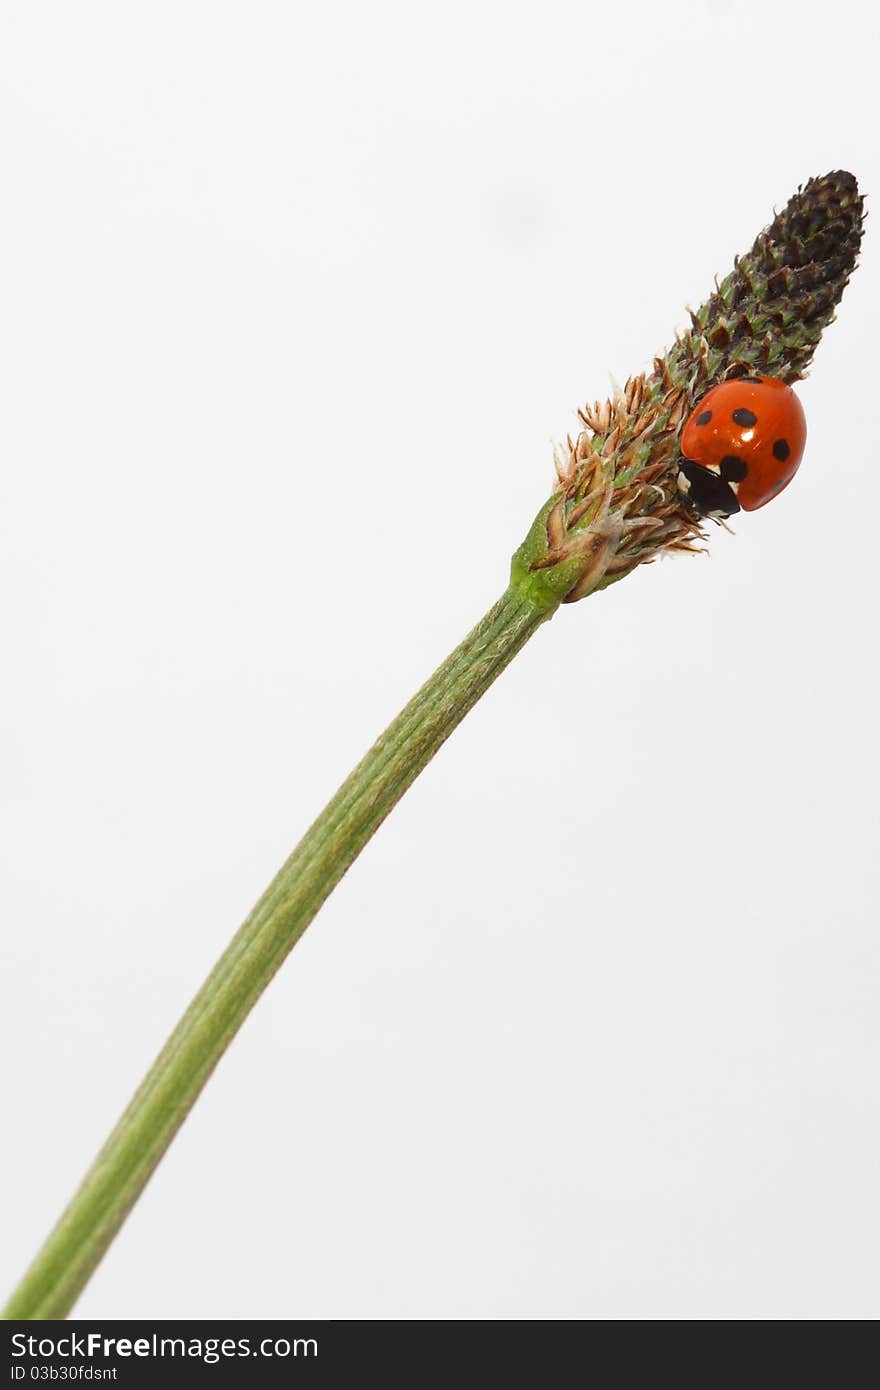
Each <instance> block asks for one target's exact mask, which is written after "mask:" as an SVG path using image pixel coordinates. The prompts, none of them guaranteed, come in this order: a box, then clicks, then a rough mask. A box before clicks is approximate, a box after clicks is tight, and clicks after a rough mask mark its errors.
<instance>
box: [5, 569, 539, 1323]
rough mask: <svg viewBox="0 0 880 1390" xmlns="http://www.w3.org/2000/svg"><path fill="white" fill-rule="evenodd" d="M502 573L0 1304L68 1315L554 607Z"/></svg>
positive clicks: (259, 916) (230, 957) (271, 895)
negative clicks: (180, 1142) (382, 836)
mask: <svg viewBox="0 0 880 1390" xmlns="http://www.w3.org/2000/svg"><path fill="white" fill-rule="evenodd" d="M555 606H556V604H555V601H553V602H552V603H551V602H550V601H546V600H545V601H544V602H541V601H540V600H539V599H537V598H536V597H535V596H533V595H530V594H529V593H526V592H524V591H523V589H521V588H518V587H515V586H514V585H511V587H510V588H509V589H508V590H507V591H506V592H505V594H504V595H503V597H502V598H501V599H500V600H499V602H498V603H496V604H495V606H494V608H491V609H490V610H489V612H488V613H487V614H486V616H485V617H484V618H483V619H482V621H481V622H479V623H478V624H477V626H476V627H475V628H474V629H473V631H472V632H471V633H470V634H469V635H468V636H467V637H466V638H465V640H464V641H463V642H462V644H461V646H459V647H457V648H456V650H455V651H454V652H453V653H452V655H451V656H450V657H449V658H448V659H447V660H446V661H445V662H444V663H443V665H442V666H440V667H439V668H438V669H437V671H435V673H434V675H433V676H431V678H430V679H429V680H428V681H427V683H426V684H425V685H424V686H423V687H422V689H421V690H420V691H419V692H418V694H417V695H415V697H414V698H413V699H412V700H411V701H410V703H409V704H408V705H407V706H406V707H405V709H404V710H403V711H402V712H401V713H400V714H399V715H398V717H397V719H395V720H394V722H393V723H392V724H391V725H390V726H389V727H388V728H387V729H386V731H385V733H384V734H382V736H381V738H380V739H379V740H378V742H377V743H376V744H374V746H373V747H372V748H371V749H370V751H369V753H367V755H366V757H365V758H364V759H363V761H362V762H361V763H359V764H358V766H357V767H356V768H355V770H354V772H352V773H351V775H350V776H349V777H348V779H347V780H346V781H345V782H344V783H343V784H342V786H341V787H340V789H339V791H338V792H337V793H336V795H335V796H334V798H333V800H332V801H331V802H330V803H329V804H328V805H327V807H326V808H325V809H324V811H323V812H322V813H321V815H320V816H319V817H318V819H317V820H316V821H315V823H314V824H313V825H312V827H311V829H310V830H309V831H308V832H307V833H306V835H305V836H304V838H303V839H302V840H301V841H300V843H299V845H298V846H297V848H296V849H295V850H294V851H293V853H292V854H291V856H290V858H289V859H288V860H287V862H286V864H285V865H284V867H283V868H282V869H281V870H280V872H279V873H278V874H277V875H276V877H275V878H274V879H273V881H272V883H271V884H270V885H269V887H268V888H267V890H266V892H265V893H264V894H263V896H262V898H261V899H260V901H259V902H258V903H257V905H256V907H255V908H254V910H253V912H252V913H251V914H250V916H249V917H248V918H247V920H246V921H245V923H244V925H243V926H242V927H241V928H240V930H239V931H238V932H237V933H236V935H235V936H234V937H233V939H232V941H231V943H230V945H229V947H228V948H227V950H226V951H225V952H224V954H223V955H222V956H221V957H220V959H219V961H218V962H217V964H216V965H215V967H214V969H213V971H212V972H211V974H210V975H209V976H208V979H207V980H206V981H205V983H204V985H203V986H202V988H201V989H200V990H199V993H198V994H197V995H196V997H195V998H194V999H193V1001H192V1003H191V1004H190V1006H189V1008H188V1009H187V1011H186V1013H185V1014H184V1015H183V1018H182V1019H181V1020H180V1022H179V1024H178V1025H177V1027H176V1029H175V1030H174V1032H173V1033H172V1035H171V1037H170V1038H169V1040H168V1042H167V1043H166V1045H165V1047H164V1049H163V1051H162V1052H161V1053H160V1054H159V1056H158V1057H157V1059H156V1061H155V1063H154V1064H153V1066H152V1068H151V1070H150V1071H149V1072H148V1074H147V1076H146V1077H145V1078H144V1081H143V1083H142V1084H141V1086H140V1089H139V1090H138V1091H137V1092H136V1094H135V1095H134V1097H133V1099H132V1101H131V1103H130V1104H129V1106H128V1109H127V1110H126V1111H125V1113H124V1115H123V1116H122V1118H121V1119H120V1121H119V1123H118V1124H117V1126H116V1128H115V1129H114V1130H113V1132H112V1134H111V1135H110V1137H109V1139H108V1140H107V1142H106V1144H105V1145H104V1147H103V1149H102V1150H101V1152H100V1153H99V1155H98V1157H97V1158H96V1160H95V1162H94V1163H93V1165H92V1167H91V1168H90V1169H89V1171H88V1173H87V1174H86V1176H85V1178H84V1180H83V1182H82V1184H81V1186H80V1188H79V1189H78V1191H77V1192H76V1194H75V1195H74V1197H73V1199H72V1201H71V1203H70V1205H69V1206H68V1207H67V1209H66V1211H65V1212H64V1214H63V1215H62V1217H61V1219H60V1221H59V1222H58V1224H57V1226H56V1227H55V1229H54V1230H53V1231H52V1233H51V1234H50V1236H49V1238H48V1240H47V1241H46V1243H45V1245H44V1246H43V1248H42V1250H41V1251H40V1252H39V1254H38V1255H37V1257H36V1259H35V1260H34V1262H33V1264H32V1265H31V1267H30V1269H29V1270H28V1272H27V1274H26V1275H25V1277H24V1279H23V1280H22V1282H21V1284H20V1285H19V1287H18V1289H17V1290H16V1291H15V1293H14V1294H13V1296H12V1298H11V1299H10V1302H9V1304H8V1305H7V1307H6V1309H5V1310H4V1314H3V1316H4V1317H5V1318H22V1319H32V1320H37V1319H44V1318H61V1317H64V1316H65V1315H66V1314H67V1313H68V1312H69V1311H70V1309H71V1307H72V1306H73V1304H74V1302H75V1301H76V1299H77V1297H78V1296H79V1294H80V1293H81V1292H82V1290H83V1288H84V1287H85V1285H86V1283H87V1282H88V1280H89V1278H90V1276H91V1274H92V1272H93V1271H94V1269H95V1268H96V1266H97V1264H98V1262H99V1261H100V1259H101V1257H102V1256H103V1254H104V1252H105V1251H106V1249H107V1247H108V1246H109V1244H110V1242H111V1241H112V1239H113V1237H114V1235H115V1234H116V1232H117V1231H118V1230H119V1227H120V1226H121V1225H122V1222H123V1221H124V1220H125V1218H126V1216H127V1215H128V1213H129V1211H130V1210H131V1208H132V1207H133V1205H134V1203H135V1202H136V1201H137V1199H138V1197H139V1195H140V1193H141V1192H142V1191H143V1189H144V1187H145V1186H146V1184H147V1182H148V1181H149V1178H150V1175H151V1174H152V1172H153V1170H154V1169H155V1167H156V1165H157V1163H158V1162H159V1160H160V1159H161V1157H162V1155H163V1154H164V1152H165V1150H166V1149H167V1148H168V1145H169V1144H170V1143H171V1140H172V1139H173V1138H174V1135H175V1134H176V1133H177V1130H178V1129H179V1128H180V1126H181V1124H182V1123H183V1121H184V1119H185V1118H186V1116H187V1114H188V1113H189V1111H190V1110H191V1108H192V1106H193V1105H194V1103H195V1101H196V1099H197V1097H198V1095H199V1093H200V1091H201V1089H202V1087H203V1086H204V1084H205V1082H206V1081H207V1079H208V1077H209V1076H210V1075H211V1072H212V1071H213V1070H214V1067H215V1066H216V1065H217V1062H218V1061H219V1060H220V1058H221V1056H222V1055H223V1053H224V1051H225V1050H226V1048H227V1046H228V1045H229V1043H230V1041H231V1040H232V1038H233V1037H234V1036H235V1034H236V1033H237V1032H238V1029H239V1028H240V1027H241V1025H242V1023H243V1022H244V1020H245V1018H246V1017H247V1015H248V1013H249V1012H250V1010H251V1009H252V1008H253V1006H254V1004H255V1003H256V1001H257V999H258V998H259V997H260V995H261V994H262V992H263V990H264V989H265V988H266V986H267V985H268V983H269V981H270V980H271V979H272V976H273V975H274V974H275V972H276V970H278V968H279V967H280V965H281V964H282V962H283V961H284V958H285V957H286V956H287V954H288V952H289V951H290V950H291V949H292V947H293V946H295V945H296V942H297V941H298V940H299V938H300V937H301V936H302V934H303V932H304V931H305V929H306V927H307V926H308V925H309V923H310V922H311V920H312V918H313V917H314V916H315V913H316V912H317V911H318V909H319V908H320V906H321V904H322V903H323V902H324V900H325V898H326V897H327V896H328V895H329V893H330V892H331V891H332V889H333V888H334V887H335V886H336V884H337V883H338V882H339V880H340V879H341V878H342V875H343V874H344V873H345V871H346V869H347V868H348V866H349V865H350V864H351V863H352V861H353V860H354V859H355V858H356V857H357V855H358V854H359V853H360V851H361V850H362V849H363V847H364V845H365V844H366V843H367V841H368V840H369V838H370V836H371V835H372V834H373V832H374V831H375V830H376V829H377V828H378V827H379V825H381V823H382V821H383V820H384V819H385V817H386V816H387V815H388V813H389V811H391V809H392V808H393V807H394V806H395V804H396V803H397V802H398V801H399V800H400V798H401V797H402V796H403V794H404V792H405V791H406V789H407V787H409V785H410V783H411V782H413V781H414V779H415V778H416V777H417V776H418V774H419V773H420V772H421V771H422V769H423V768H424V767H425V766H426V764H427V763H428V762H429V761H430V759H431V758H432V757H433V756H434V754H435V753H436V752H437V749H438V748H439V747H440V746H441V744H442V743H444V742H445V740H446V739H447V738H448V737H449V735H450V734H451V733H452V730H453V729H454V728H455V727H456V725H457V724H458V723H459V722H460V721H461V720H462V719H463V718H464V716H465V715H466V714H467V712H468V710H469V709H470V708H471V707H472V706H473V705H474V704H475V703H476V702H477V700H478V699H479V698H480V696H481V695H482V694H483V692H484V691H486V690H488V688H489V686H490V685H491V684H492V682H493V681H494V680H495V679H496V677H497V676H499V675H500V674H501V672H502V671H503V670H504V668H505V667H506V666H507V664H508V663H509V662H510V661H511V660H512V659H513V657H514V656H515V655H516V653H517V652H518V651H519V650H520V649H521V648H522V647H523V646H524V645H525V643H526V642H527V641H528V639H529V638H530V637H531V635H532V634H533V633H534V632H535V630H536V629H537V628H538V627H539V626H540V624H541V623H542V622H543V621H544V620H545V619H547V618H549V617H550V616H551V615H552V613H553V612H554V611H555Z"/></svg>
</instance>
